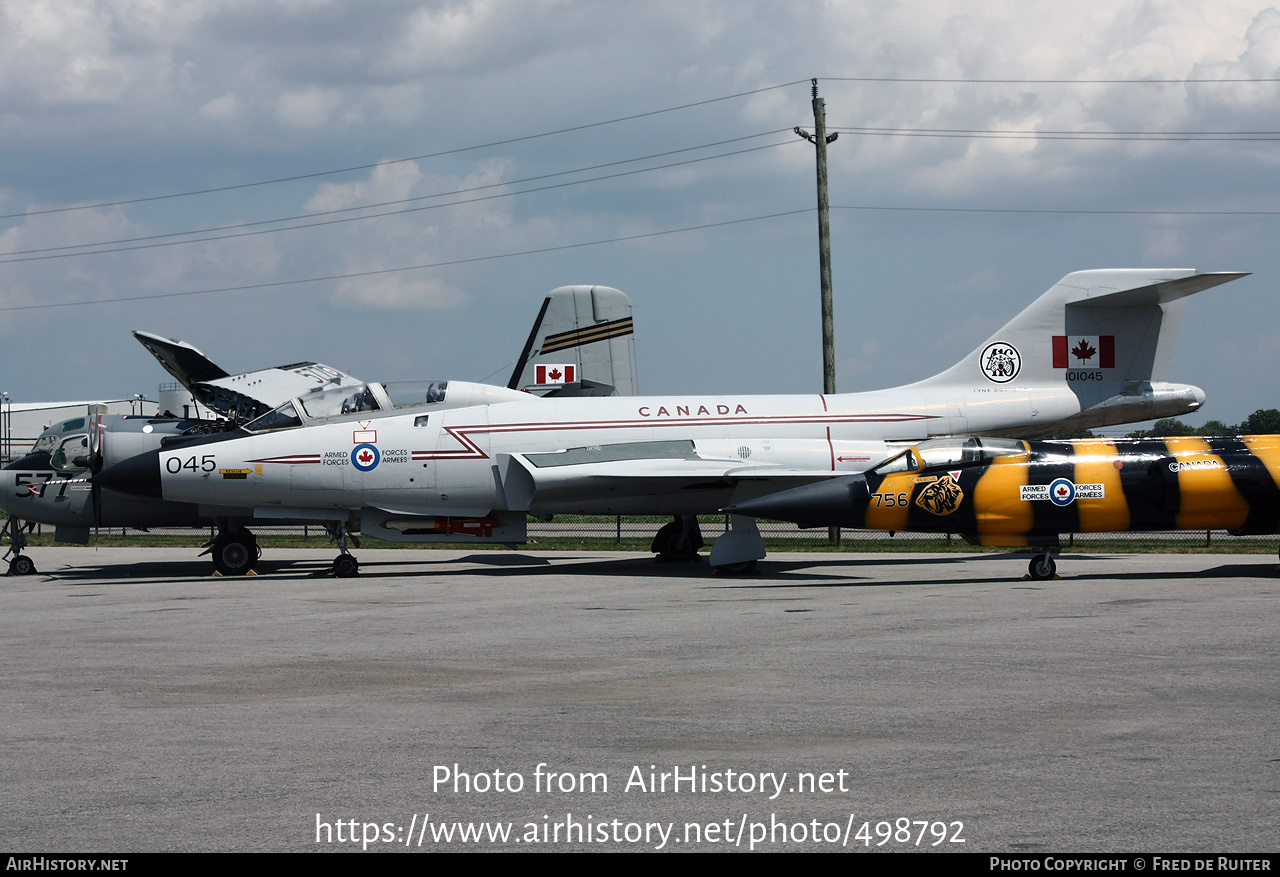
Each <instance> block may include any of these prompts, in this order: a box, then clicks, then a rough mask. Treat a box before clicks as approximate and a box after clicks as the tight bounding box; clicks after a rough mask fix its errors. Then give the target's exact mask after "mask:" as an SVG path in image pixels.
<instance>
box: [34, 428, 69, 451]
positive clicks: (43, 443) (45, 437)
mask: <svg viewBox="0 0 1280 877" xmlns="http://www.w3.org/2000/svg"><path fill="white" fill-rule="evenodd" d="M61 440H62V435H61V434H60V433H57V432H46V433H44V434H42V435H41V436H40V438H38V439H36V443H35V445H33V446H32V448H31V453H33V454H52V453H53V449H54V448H56V447H57V446H58V442H59V441H61Z"/></svg>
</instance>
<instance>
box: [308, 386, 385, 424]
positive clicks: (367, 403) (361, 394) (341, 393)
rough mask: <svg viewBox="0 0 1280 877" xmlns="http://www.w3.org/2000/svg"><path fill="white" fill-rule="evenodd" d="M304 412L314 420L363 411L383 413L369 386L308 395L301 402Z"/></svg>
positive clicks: (343, 388)
mask: <svg viewBox="0 0 1280 877" xmlns="http://www.w3.org/2000/svg"><path fill="white" fill-rule="evenodd" d="M300 401H301V402H302V410H303V411H305V412H307V416H308V417H310V418H313V419H323V418H325V417H341V416H342V415H343V414H359V413H361V412H363V411H381V410H382V406H381V405H379V404H378V400H377V399H375V398H374V397H373V392H372V391H371V390H370V389H369V385H368V384H365V385H363V386H360V387H357V388H355V389H354V390H353V389H351V388H350V387H336V388H334V389H331V390H322V391H320V392H318V393H314V392H313V393H308V394H307V395H305V396H303V397H302V399H301V400H300Z"/></svg>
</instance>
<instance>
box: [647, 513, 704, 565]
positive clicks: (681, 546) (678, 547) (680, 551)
mask: <svg viewBox="0 0 1280 877" xmlns="http://www.w3.org/2000/svg"><path fill="white" fill-rule="evenodd" d="M701 547H702V535H701V534H700V533H698V532H697V531H696V530H694V531H692V532H689V531H688V530H686V529H685V528H684V527H682V526H681V524H680V522H679V521H672V522H671V523H670V524H666V525H664V526H663V527H662V529H660V530H658V532H657V534H656V535H655V536H654V537H653V544H652V545H651V546H650V548H649V550H650V551H656V552H658V556H659V557H660V558H661V559H662V560H664V561H666V562H667V563H684V562H686V561H690V560H697V558H698V549H699V548H701Z"/></svg>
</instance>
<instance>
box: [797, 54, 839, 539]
mask: <svg viewBox="0 0 1280 877" xmlns="http://www.w3.org/2000/svg"><path fill="white" fill-rule="evenodd" d="M812 81H813V128H814V133H812V134H810V133H809V132H808V131H805V130H804V129H803V128H800V127H797V128H796V129H795V132H796V133H797V134H799V135H800V136H801V137H803V138H804V139H805V140H808V141H809V142H810V143H812V144H813V145H814V146H815V147H817V150H816V151H817V155H818V272H819V274H820V275H821V286H822V392H824V393H826V394H828V395H831V394H833V393H835V391H836V329H835V309H834V308H833V307H832V304H831V216H830V208H829V206H828V203H827V144H828V143H831V142H833V141H834V140H835V139H836V138H837V137H839V136H840V134H839V132H836V133H835V134H831V135H830V136H828V134H827V105H826V102H825V101H824V100H823V99H822V98H820V97H818V80H817V79H814V80H812ZM827 539H828V541H830V542H831V544H832V545H839V544H840V528H839V527H828V528H827Z"/></svg>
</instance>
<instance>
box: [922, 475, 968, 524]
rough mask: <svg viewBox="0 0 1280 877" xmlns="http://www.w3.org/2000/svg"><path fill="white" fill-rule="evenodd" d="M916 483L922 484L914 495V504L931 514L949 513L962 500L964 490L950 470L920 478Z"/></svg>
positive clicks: (957, 506) (941, 514)
mask: <svg viewBox="0 0 1280 877" xmlns="http://www.w3.org/2000/svg"><path fill="white" fill-rule="evenodd" d="M916 483H917V484H923V485H924V487H923V488H922V489H921V491H920V493H919V495H918V496H916V505H918V506H920V508H922V509H924V510H925V511H926V512H929V513H930V514H932V515H938V516H939V517H942V516H943V515H949V514H951V513H952V512H954V511H955V510H956V509H958V508H960V503H961V502H963V501H964V491H963V490H961V489H960V484H959V482H957V481H956V479H955V476H953V475H952V474H951V473H950V472H948V473H947V474H946V475H936V476H934V477H933V478H921V479H920V480H919V481H918V482H916Z"/></svg>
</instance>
